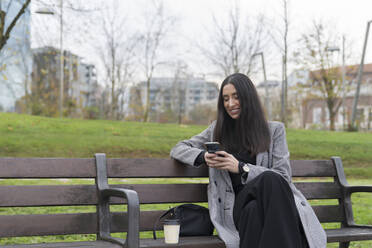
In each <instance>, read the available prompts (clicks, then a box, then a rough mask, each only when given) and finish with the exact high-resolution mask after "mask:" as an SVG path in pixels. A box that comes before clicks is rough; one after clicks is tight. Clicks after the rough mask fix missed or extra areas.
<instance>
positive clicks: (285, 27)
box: [270, 0, 291, 125]
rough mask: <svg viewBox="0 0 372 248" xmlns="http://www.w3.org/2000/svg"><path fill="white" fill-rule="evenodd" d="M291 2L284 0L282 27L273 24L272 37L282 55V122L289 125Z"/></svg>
mask: <svg viewBox="0 0 372 248" xmlns="http://www.w3.org/2000/svg"><path fill="white" fill-rule="evenodd" d="M289 3H290V1H289V0H282V7H283V14H282V15H281V20H282V25H277V24H276V23H275V24H272V25H271V26H272V27H271V28H270V30H271V32H270V35H271V36H272V38H273V41H274V44H275V45H276V46H277V48H278V49H279V50H280V52H281V54H282V93H281V109H280V118H281V121H282V122H283V123H284V124H285V125H287V119H288V118H287V105H288V103H287V102H288V100H287V96H288V51H289V31H290V26H291V22H290V17H289V14H290V13H289V6H288V5H289Z"/></svg>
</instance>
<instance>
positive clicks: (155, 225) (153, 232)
mask: <svg viewBox="0 0 372 248" xmlns="http://www.w3.org/2000/svg"><path fill="white" fill-rule="evenodd" d="M176 208H177V207H174V208H171V209H169V210H168V211H166V212H165V213H164V214H162V215H161V216H160V217H159V218H158V219H157V220H156V222H155V224H154V229H153V230H152V236H153V238H154V239H156V227H157V226H158V223H159V222H160V220H161V218H163V217H164V216H166V215H168V214H169V213H170V212H172V211H174V212H175V210H176Z"/></svg>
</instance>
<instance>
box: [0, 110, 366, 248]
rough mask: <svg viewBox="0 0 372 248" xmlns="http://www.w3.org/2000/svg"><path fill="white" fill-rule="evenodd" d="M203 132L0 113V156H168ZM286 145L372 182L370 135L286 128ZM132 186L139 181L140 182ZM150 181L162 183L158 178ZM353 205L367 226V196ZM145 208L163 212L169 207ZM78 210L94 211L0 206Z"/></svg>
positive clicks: (294, 154)
mask: <svg viewBox="0 0 372 248" xmlns="http://www.w3.org/2000/svg"><path fill="white" fill-rule="evenodd" d="M205 128H206V126H193V125H188V126H186V125H181V126H180V125H176V124H158V123H138V122H119V121H105V120H94V121H93V120H78V119H54V118H45V117H38V116H29V115H19V114H8V113H0V157H92V156H93V154H94V153H96V152H103V153H106V154H107V155H108V156H109V157H168V156H169V151H170V149H171V148H172V147H173V146H174V145H175V144H176V143H177V142H178V141H180V140H183V139H187V138H189V137H191V136H192V135H195V134H198V133H199V132H201V131H202V130H204V129H205ZM287 141H288V146H289V150H290V152H291V159H329V158H330V157H331V156H340V157H341V158H342V160H343V163H344V166H345V171H346V175H347V178H348V181H349V182H350V184H353V185H367V184H369V185H371V184H372V179H371V178H372V152H371V151H372V133H347V132H328V131H310V130H294V129H288V130H287ZM134 182H135V183H141V180H137V181H134ZM57 183H58V184H64V183H68V184H70V183H73V184H92V183H94V182H92V181H89V180H74V181H58V182H57ZM112 183H114V181H113V182H112ZM124 183H128V182H124ZM131 183H133V181H131ZM153 183H162V182H161V180H158V181H156V182H153ZM6 184H13V185H16V184H28V185H38V184H56V181H55V180H21V181H19V180H18V181H16V180H0V185H6ZM353 201H354V202H355V203H356V205H355V209H354V212H355V219H356V221H357V222H358V223H364V224H372V216H371V213H372V197H371V194H358V195H356V196H354V197H353ZM147 207H151V208H155V209H167V208H168V207H169V206H167V205H153V206H147ZM114 210H115V209H114ZM81 211H88V212H90V211H94V207H73V208H71V207H69V208H68V209H66V208H65V207H48V208H13V209H6V208H0V215H1V214H19V213H24V214H30V213H33V214H43V213H66V212H81ZM150 236H151V234H150V233H144V234H142V237H150ZM81 239H84V240H92V239H94V236H93V235H67V236H52V237H44V238H41V237H32V238H0V245H4V244H7V243H30V242H43V241H44V242H45V241H48V242H57V241H58V242H59V241H73V240H81ZM327 247H336V244H329V245H328V246H327ZM337 247H338V246H337ZM351 247H362V248H367V247H372V242H371V241H366V242H356V243H352V245H351Z"/></svg>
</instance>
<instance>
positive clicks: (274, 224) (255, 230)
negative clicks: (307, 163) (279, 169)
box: [234, 171, 308, 248]
mask: <svg viewBox="0 0 372 248" xmlns="http://www.w3.org/2000/svg"><path fill="white" fill-rule="evenodd" d="M234 222H235V226H236V228H237V229H238V231H239V236H240V248H274V247H275V248H307V247H308V244H307V241H306V237H305V234H304V231H303V228H302V224H301V220H300V217H299V214H298V211H297V208H296V205H295V201H294V197H293V193H292V190H291V189H290V187H289V185H288V183H287V181H286V180H285V179H284V178H283V177H282V176H280V175H279V174H277V173H275V172H271V171H266V172H264V173H262V174H260V175H259V176H257V177H256V178H255V179H253V180H252V181H251V182H249V183H248V184H246V185H244V188H243V189H242V190H241V191H240V192H239V193H238V195H237V196H236V198H235V203H234Z"/></svg>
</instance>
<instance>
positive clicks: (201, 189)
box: [0, 184, 208, 207]
mask: <svg viewBox="0 0 372 248" xmlns="http://www.w3.org/2000/svg"><path fill="white" fill-rule="evenodd" d="M112 187H118V188H127V189H133V190H135V191H137V193H138V196H139V199H140V203H146V204H147V203H168V202H207V201H208V199H207V184H173V185H172V186H169V184H132V185H124V184H121V185H112ZM96 194H97V190H96V186H95V185H58V186H56V185H42V186H0V199H1V201H0V207H31V206H73V205H95V204H97V202H98V200H97V195H96ZM111 202H112V203H114V204H120V203H123V202H124V201H123V200H122V199H119V198H115V197H113V198H112V199H111Z"/></svg>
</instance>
